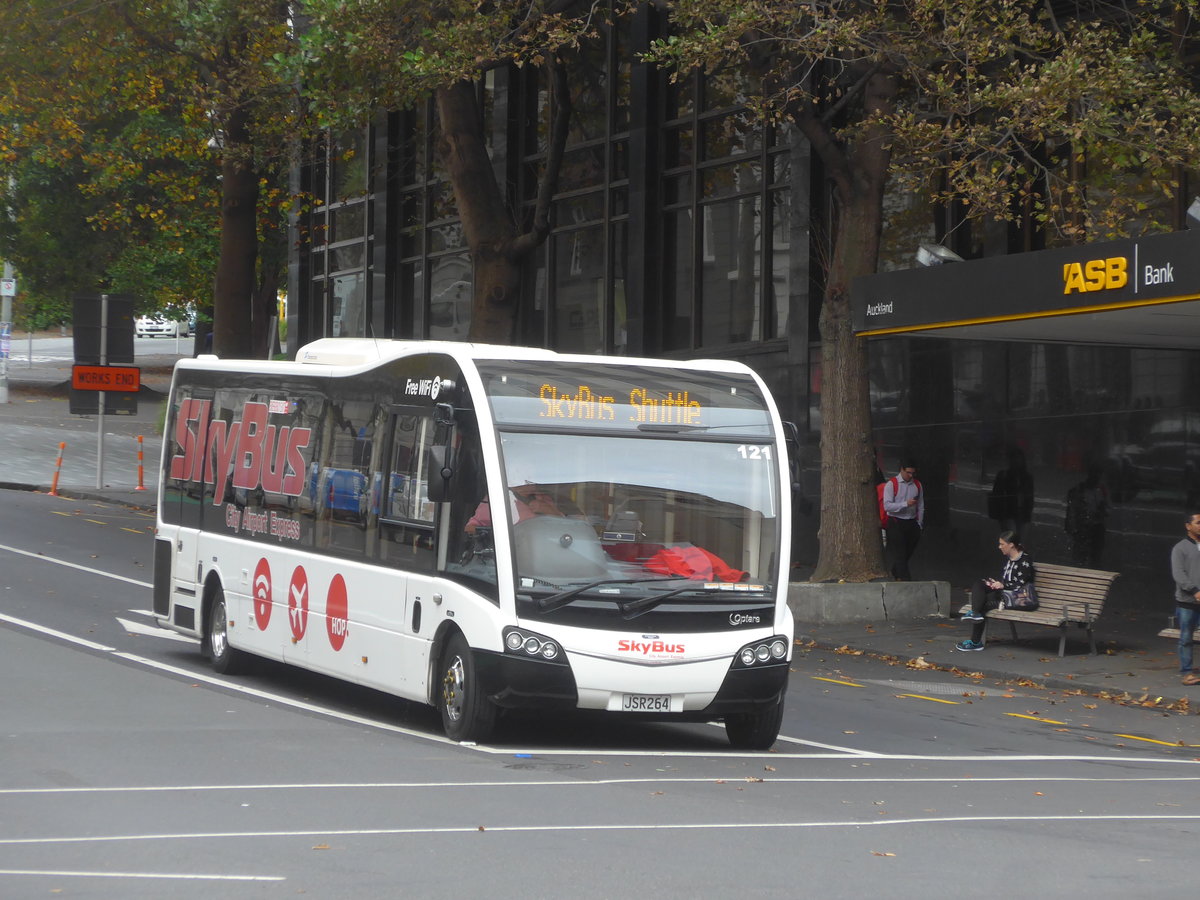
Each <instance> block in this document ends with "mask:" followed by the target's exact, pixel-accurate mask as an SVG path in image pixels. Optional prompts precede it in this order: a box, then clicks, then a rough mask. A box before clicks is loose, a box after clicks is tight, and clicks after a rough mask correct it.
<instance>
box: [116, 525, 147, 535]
mask: <svg viewBox="0 0 1200 900" xmlns="http://www.w3.org/2000/svg"><path fill="white" fill-rule="evenodd" d="M121 530H122V531H129V532H132V533H133V534H145V533H146V532H145V530H144V529H141V528H126V527H125V526H124V525H122V526H121Z"/></svg>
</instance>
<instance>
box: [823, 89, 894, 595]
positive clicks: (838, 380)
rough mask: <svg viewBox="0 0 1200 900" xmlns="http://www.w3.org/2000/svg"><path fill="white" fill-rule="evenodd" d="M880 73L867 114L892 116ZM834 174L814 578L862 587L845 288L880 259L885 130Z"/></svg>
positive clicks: (863, 499)
mask: <svg viewBox="0 0 1200 900" xmlns="http://www.w3.org/2000/svg"><path fill="white" fill-rule="evenodd" d="M895 90H896V86H895V83H894V80H893V78H892V77H891V76H890V75H889V74H887V73H886V72H879V73H876V74H875V75H874V76H873V77H871V78H870V79H869V81H868V85H867V89H866V94H865V96H864V101H863V102H864V104H865V106H866V110H867V113H868V116H871V115H875V114H879V113H886V112H888V111H890V110H891V108H892V103H893V98H894V96H895ZM841 162H842V164H843V165H842V166H841V168H840V169H838V170H833V176H832V177H833V180H834V188H835V199H836V201H837V209H836V221H835V223H834V230H833V252H832V257H831V260H830V265H829V279H828V282H827V284H826V288H825V298H824V303H823V304H822V306H821V321H820V325H821V527H820V532H819V534H818V537H819V539H820V555H819V556H818V558H817V566H816V569H815V570H814V572H813V575H812V580H813V581H832V580H841V581H870V580H871V579H873V578H881V577H883V576H884V575H885V574H886V570H885V568H884V564H883V545H882V541H881V540H880V535H879V515H878V508H879V506H878V499H877V496H876V493H875V478H874V475H875V466H874V458H875V454H874V447H873V441H872V433H871V397H870V380H869V368H868V354H867V342H866V340H864V339H862V338H858V337H855V335H854V330H853V323H852V320H851V315H850V308H851V305H850V285H851V283H852V282H853V280H854V279H855V278H857V277H859V276H860V275H869V274H871V273H873V272H874V271H875V269H876V267H877V265H878V262H879V239H880V232H881V229H882V224H883V192H884V187H885V185H886V183H887V172H888V167H889V164H890V154H889V152H888V150H887V133H886V130H885V129H884V128H883V127H882V126H881V125H879V124H869V125H868V126H867V127H866V129H865V130H864V133H863V134H862V135H861V137H860V138H859V141H858V143H857V144H855V145H853V146H852V147H850V148H848V151H847V152H846V155H844V156H843V157H841Z"/></svg>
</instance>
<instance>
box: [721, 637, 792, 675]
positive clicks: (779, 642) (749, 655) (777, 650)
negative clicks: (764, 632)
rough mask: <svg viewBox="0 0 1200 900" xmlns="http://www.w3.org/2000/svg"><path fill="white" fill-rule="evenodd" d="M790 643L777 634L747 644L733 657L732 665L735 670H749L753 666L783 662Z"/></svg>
mask: <svg viewBox="0 0 1200 900" xmlns="http://www.w3.org/2000/svg"><path fill="white" fill-rule="evenodd" d="M790 643H791V642H790V641H789V640H788V638H786V637H784V636H783V635H781V634H777V635H775V636H774V637H769V638H766V639H764V640H761V641H755V642H754V643H752V644H747V645H746V646H745V647H743V648H742V649H741V650H739V651H738V652H737V654H736V655H735V656H734V658H733V665H734V667H735V668H739V669H749V668H751V667H753V666H763V665H772V664H779V663H781V662H785V661H786V660H787V654H788V646H789V644H790Z"/></svg>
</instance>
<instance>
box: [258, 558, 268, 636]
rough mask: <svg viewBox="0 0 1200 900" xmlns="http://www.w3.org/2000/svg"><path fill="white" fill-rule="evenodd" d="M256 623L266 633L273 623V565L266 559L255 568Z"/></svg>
mask: <svg viewBox="0 0 1200 900" xmlns="http://www.w3.org/2000/svg"><path fill="white" fill-rule="evenodd" d="M254 621H255V622H257V623H258V630H259V631H266V630H267V625H268V624H270V622H271V564H270V563H268V562H267V559H266V557H263V558H262V559H260V560H259V561H258V565H257V566H255V568H254Z"/></svg>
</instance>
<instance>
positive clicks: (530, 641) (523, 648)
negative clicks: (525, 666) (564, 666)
mask: <svg viewBox="0 0 1200 900" xmlns="http://www.w3.org/2000/svg"><path fill="white" fill-rule="evenodd" d="M504 651H505V652H506V653H510V654H512V655H513V656H523V657H527V658H529V659H542V660H546V661H547V662H565V660H563V659H562V657H563V651H562V647H561V646H560V645H559V643H558V641H553V640H551V639H550V638H548V637H546V636H544V635H541V634H538V633H536V632H533V631H526V630H525V629H524V628H511V627H510V628H506V629H504Z"/></svg>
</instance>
